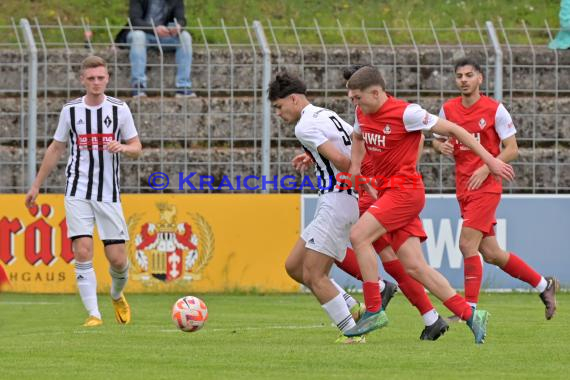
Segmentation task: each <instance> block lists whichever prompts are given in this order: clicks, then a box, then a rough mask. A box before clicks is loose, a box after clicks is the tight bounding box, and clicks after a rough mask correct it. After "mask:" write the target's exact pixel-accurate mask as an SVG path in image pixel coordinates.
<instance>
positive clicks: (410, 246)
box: [344, 66, 514, 343]
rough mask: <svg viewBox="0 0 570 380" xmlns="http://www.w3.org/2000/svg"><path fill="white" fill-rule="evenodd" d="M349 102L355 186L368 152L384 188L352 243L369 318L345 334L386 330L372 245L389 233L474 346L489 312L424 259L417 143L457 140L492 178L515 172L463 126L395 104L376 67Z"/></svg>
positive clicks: (362, 75)
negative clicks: (436, 137) (425, 137)
mask: <svg viewBox="0 0 570 380" xmlns="http://www.w3.org/2000/svg"><path fill="white" fill-rule="evenodd" d="M347 88H348V96H349V97H350V98H351V100H352V101H353V103H354V104H355V105H356V106H357V110H356V112H357V120H358V127H357V128H355V130H354V132H353V148H352V152H351V165H350V174H351V175H352V179H353V181H352V182H353V183H352V184H353V185H359V184H362V182H357V181H359V180H362V179H363V176H362V175H361V174H360V172H361V169H360V168H361V164H362V159H363V157H364V155H365V152H367V153H368V154H369V155H370V156H371V159H372V161H373V165H374V176H375V177H374V179H375V181H373V183H372V185H373V186H374V188H376V189H378V193H377V194H374V195H375V196H377V200H376V202H375V203H374V204H373V205H372V206H370V208H369V209H368V210H367V211H366V212H365V213H364V215H362V216H361V217H360V219H359V220H358V222H357V223H356V224H355V225H354V226H353V227H352V229H351V232H350V240H351V242H352V246H353V248H354V250H355V252H356V255H357V258H358V264H359V266H360V270H361V273H362V277H363V281H364V282H363V292H364V300H365V303H366V312H365V314H364V316H363V317H362V318H361V319H360V320H359V321H358V323H357V324H356V326H354V327H353V328H351V329H349V330H347V331H346V332H345V333H344V334H345V335H346V336H358V335H362V334H366V333H368V332H370V331H372V330H375V329H377V328H380V327H383V326H384V325H386V324H387V323H388V318H387V316H386V314H385V313H384V311H383V310H381V302H382V300H381V299H380V294H379V292H378V264H377V262H376V255H375V252H374V247H373V245H372V243H373V242H374V241H376V240H377V239H378V238H379V237H381V236H383V235H386V237H387V239H388V241H389V242H390V244H391V245H392V248H393V249H394V250H395V251H396V253H397V255H398V258H399V259H400V261H401V262H402V264H403V266H404V268H405V269H406V271H407V272H408V274H410V275H411V276H412V277H413V278H414V279H416V280H417V281H419V282H420V283H421V284H423V285H424V286H425V287H426V288H427V289H428V290H429V291H430V292H431V293H433V294H434V295H435V296H436V297H438V298H439V299H440V300H442V301H443V303H444V305H445V306H446V307H447V308H449V309H450V310H451V311H452V312H453V313H454V314H455V315H457V316H458V317H459V318H461V319H463V320H465V321H467V324H468V326H469V327H470V328H471V330H472V331H473V334H474V335H475V342H476V343H483V342H484V339H485V336H486V329H487V320H488V313H487V312H486V311H484V310H473V309H471V307H470V306H469V304H468V303H467V302H466V301H465V299H464V298H463V297H461V296H460V295H459V294H457V292H456V291H455V290H454V289H453V288H452V287H451V286H450V285H449V282H448V281H447V280H446V279H445V277H443V276H442V275H441V274H440V273H439V272H437V271H436V270H435V269H433V268H431V267H430V266H429V265H428V264H427V262H426V261H425V259H424V257H423V253H422V250H421V246H420V242H421V240H424V239H425V232H424V230H423V226H422V223H421V220H420V218H419V214H420V212H421V210H422V209H423V206H424V203H425V190H424V185H423V182H422V179H421V176H420V175H419V174H418V173H417V171H416V163H417V159H418V144H419V141H420V139H421V134H422V132H421V131H422V130H424V129H425V130H432V131H433V132H435V133H438V134H440V135H444V136H449V135H451V136H454V137H455V138H457V139H458V140H459V141H461V142H462V143H463V144H464V145H466V146H468V147H469V148H470V149H471V150H473V152H475V153H476V154H477V155H479V156H480V157H481V158H482V159H483V161H484V162H485V163H486V164H487V166H488V167H489V168H490V171H491V173H493V174H494V175H498V176H500V177H503V178H505V179H507V180H511V179H513V178H514V171H513V169H512V167H511V166H510V165H508V164H506V163H504V162H502V161H500V160H498V159H496V158H495V157H493V156H492V155H491V154H490V153H489V152H487V151H486V150H485V148H483V147H482V146H481V144H479V143H478V142H477V140H475V138H474V137H473V136H472V135H471V134H469V133H468V132H467V131H465V130H464V129H463V128H461V127H459V126H457V125H455V124H453V123H451V122H449V121H446V120H443V119H439V118H438V117H437V116H434V115H431V114H430V113H428V112H427V111H425V110H424V109H422V108H421V107H420V106H419V105H417V104H409V103H407V102H405V101H403V100H399V99H395V98H393V97H391V96H389V95H388V94H386V92H385V90H384V89H385V83H384V79H383V78H382V75H381V74H380V72H379V71H378V69H376V68H374V67H370V66H366V67H362V68H361V69H359V70H358V71H357V72H356V73H354V74H353V75H352V77H351V78H350V80H349V81H348V83H347Z"/></svg>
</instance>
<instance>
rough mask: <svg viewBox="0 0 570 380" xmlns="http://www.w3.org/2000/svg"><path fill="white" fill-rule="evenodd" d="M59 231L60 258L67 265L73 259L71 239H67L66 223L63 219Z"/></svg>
mask: <svg viewBox="0 0 570 380" xmlns="http://www.w3.org/2000/svg"><path fill="white" fill-rule="evenodd" d="M59 231H60V234H61V258H62V259H63V261H65V262H66V263H68V264H69V263H70V262H71V260H73V259H74V257H73V249H72V247H71V239H70V238H68V237H67V221H66V220H65V218H64V219H63V220H62V221H61V222H60V223H59Z"/></svg>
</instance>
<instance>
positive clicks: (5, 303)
mask: <svg viewBox="0 0 570 380" xmlns="http://www.w3.org/2000/svg"><path fill="white" fill-rule="evenodd" d="M61 304H62V303H61V302H26V301H0V305H61Z"/></svg>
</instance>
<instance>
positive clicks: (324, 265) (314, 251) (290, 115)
mask: <svg viewBox="0 0 570 380" xmlns="http://www.w3.org/2000/svg"><path fill="white" fill-rule="evenodd" d="M306 92H307V87H306V85H305V84H304V83H303V81H301V80H300V79H299V78H297V77H295V76H293V75H290V74H288V73H281V74H279V75H277V77H276V79H275V80H274V81H273V82H271V84H270V85H269V100H270V101H271V102H272V104H273V108H274V109H275V113H276V115H277V116H279V117H280V118H281V119H283V121H284V122H286V123H291V124H292V123H295V124H296V125H295V136H296V137H297V139H298V140H299V141H300V142H301V144H302V145H303V148H304V150H305V151H306V152H307V153H308V154H309V155H310V156H311V157H312V159H313V160H314V161H315V174H316V175H317V177H319V201H318V204H317V210H316V212H315V217H314V219H313V221H312V222H311V223H310V224H309V225H308V226H307V227H306V228H305V229H304V230H303V232H302V233H301V236H300V238H299V240H298V241H297V242H296V243H295V245H294V247H293V249H292V250H291V253H290V254H289V256H288V257H287V260H286V262H285V269H286V270H287V273H288V274H289V276H291V278H293V279H294V280H295V281H297V282H299V283H302V284H304V285H305V286H307V287H308V288H309V289H311V291H312V292H313V294H314V295H315V297H316V298H317V300H318V301H319V303H320V304H321V305H322V307H323V309H324V310H325V311H326V313H327V314H328V316H329V317H330V319H331V320H332V321H333V323H334V324H335V325H336V326H337V327H338V328H339V329H340V331H341V332H344V331H346V330H347V329H349V328H351V327H353V326H354V325H355V322H354V319H353V317H352V315H351V313H350V311H349V306H348V305H347V303H346V302H345V298H344V294H345V292H344V290H342V288H341V287H340V286H338V285H337V284H336V283H334V281H332V280H331V279H330V278H329V271H330V269H331V266H332V264H333V263H334V261H335V260H338V261H342V260H343V258H344V255H345V252H346V247H347V244H348V240H349V239H348V238H349V232H350V227H351V226H352V224H354V223H355V222H356V221H357V220H358V201H357V195H356V194H355V193H354V192H353V190H352V189H348V188H346V189H343V188H342V187H341V188H339V187H338V186H337V180H336V176H337V174H339V173H342V172H346V171H347V170H348V168H349V166H350V146H351V144H352V143H351V140H350V135H351V134H352V126H351V125H350V124H348V123H346V122H345V121H344V120H342V119H341V118H340V117H339V116H338V115H337V114H336V113H334V112H332V111H330V110H327V109H324V108H320V107H316V106H314V105H312V104H311V103H310V102H309V100H308V99H307V97H306ZM337 341H338V342H340V343H361V342H364V337H363V336H362V337H355V338H348V337H345V336H343V335H341V337H340V338H339V339H338V340H337Z"/></svg>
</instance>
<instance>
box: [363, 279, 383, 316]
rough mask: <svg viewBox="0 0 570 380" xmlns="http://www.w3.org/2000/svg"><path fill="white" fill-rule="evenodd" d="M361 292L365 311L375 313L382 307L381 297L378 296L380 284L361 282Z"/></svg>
mask: <svg viewBox="0 0 570 380" xmlns="http://www.w3.org/2000/svg"><path fill="white" fill-rule="evenodd" d="M362 292H363V293H364V303H365V304H366V311H369V312H371V313H376V312H377V311H379V310H380V308H381V307H382V295H381V294H380V284H378V281H376V282H368V281H366V282H363V283H362Z"/></svg>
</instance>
